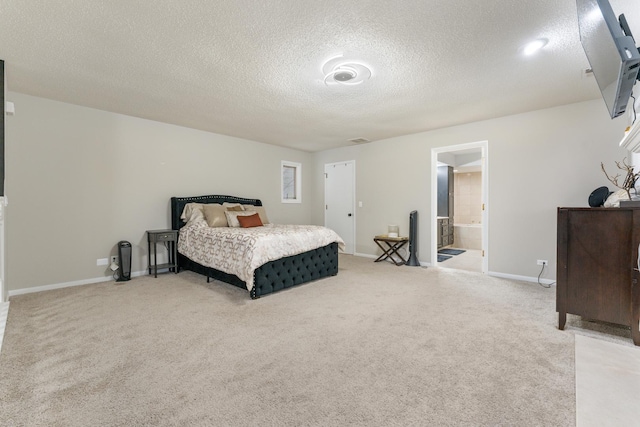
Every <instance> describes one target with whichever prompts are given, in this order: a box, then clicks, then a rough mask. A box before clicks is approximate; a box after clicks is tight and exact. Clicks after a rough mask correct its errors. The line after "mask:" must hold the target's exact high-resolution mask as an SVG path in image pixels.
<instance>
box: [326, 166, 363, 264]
mask: <svg viewBox="0 0 640 427" xmlns="http://www.w3.org/2000/svg"><path fill="white" fill-rule="evenodd" d="M345 163H351V164H352V165H353V175H352V177H351V182H352V184H353V186H352V188H353V198H352V200H353V206H352V207H351V212H353V214H352V215H353V235H352V236H351V241H352V242H353V252H352V253H350V255H353V254H355V253H356V226H357V223H358V222H357V221H356V219H357V215H356V161H355V160H345V161H342V162H333V163H325V165H324V167H323V169H322V173H323V174H325V173H327V172H326V171H327V167H328V166H334V165H341V164H345ZM322 182H324V205H325V210H324V225H325V227H326V226H327V209H326V206H327V181H326V180H323V181H322ZM345 253H348V252H345Z"/></svg>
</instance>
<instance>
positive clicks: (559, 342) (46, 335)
mask: <svg viewBox="0 0 640 427" xmlns="http://www.w3.org/2000/svg"><path fill="white" fill-rule="evenodd" d="M556 322H557V318H556V312H555V289H554V288H552V289H544V288H542V287H539V286H537V285H535V284H531V283H519V282H513V281H509V280H503V279H497V278H492V277H488V276H483V275H480V274H477V273H471V272H464V271H454V270H448V269H435V268H430V269H425V268H420V267H413V268H412V267H396V266H394V265H392V264H389V263H373V262H372V261H371V260H370V259H366V258H357V257H351V256H341V257H340V272H339V274H338V276H336V277H333V278H329V279H325V280H321V281H318V282H314V283H309V284H306V285H303V286H299V287H296V288H293V289H290V290H286V291H282V292H279V293H276V294H272V295H268V296H266V297H263V298H261V299H259V300H251V299H250V298H249V296H248V293H247V292H245V291H242V290H241V289H238V288H235V287H233V286H230V285H226V284H221V283H219V282H212V283H210V284H207V283H206V280H205V279H204V277H202V276H199V275H196V274H194V273H191V272H182V273H180V274H178V275H175V274H163V275H160V276H158V278H157V279H154V278H153V277H150V276H145V277H139V278H135V279H133V280H131V281H130V282H126V283H125V284H121V285H115V284H114V283H113V282H107V283H102V284H93V285H87V286H80V287H74V288H66V289H60V290H55V291H48V292H41V293H35V294H28V295H22V296H17V297H13V298H11V305H10V310H9V316H8V320H7V326H6V333H5V337H4V344H3V348H2V353H0V414H2V415H1V417H2V423H3V425H7V426H14V425H15V426H50V425H60V426H89V425H109V426H136V425H162V426H187V425H189V426H229V425H234V426H236V425H240V426H242V425H261V426H271V425H274V426H275V425H323V426H345V425H355V426H358V425H361V426H373V425H397V426H400V425H402V426H407V425H439V426H448V425H451V426H454V425H455V426H460V425H475V426H477V425H528V426H529V425H548V426H571V425H575V420H576V405H575V398H576V394H575V377H574V363H575V362H574V335H573V333H571V332H570V331H559V330H558V329H557V326H556ZM622 334H624V332H623V333H622Z"/></svg>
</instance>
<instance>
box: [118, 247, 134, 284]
mask: <svg viewBox="0 0 640 427" xmlns="http://www.w3.org/2000/svg"><path fill="white" fill-rule="evenodd" d="M118 259H119V260H120V269H119V270H120V271H119V272H118V279H117V280H116V282H126V281H127V280H131V243H129V242H127V241H126V240H121V241H119V242H118Z"/></svg>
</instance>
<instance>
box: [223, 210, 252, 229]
mask: <svg viewBox="0 0 640 427" xmlns="http://www.w3.org/2000/svg"><path fill="white" fill-rule="evenodd" d="M224 214H225V216H226V217H227V222H228V223H229V227H240V221H238V217H239V216H251V215H255V214H256V213H255V212H254V211H225V213H224Z"/></svg>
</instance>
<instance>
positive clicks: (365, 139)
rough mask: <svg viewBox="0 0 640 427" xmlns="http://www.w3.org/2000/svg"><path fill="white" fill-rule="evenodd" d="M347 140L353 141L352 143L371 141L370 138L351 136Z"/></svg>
mask: <svg viewBox="0 0 640 427" xmlns="http://www.w3.org/2000/svg"><path fill="white" fill-rule="evenodd" d="M349 142H353V143H354V144H364V143H365V142H371V140H369V139H367V138H353V139H350V140H349Z"/></svg>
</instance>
